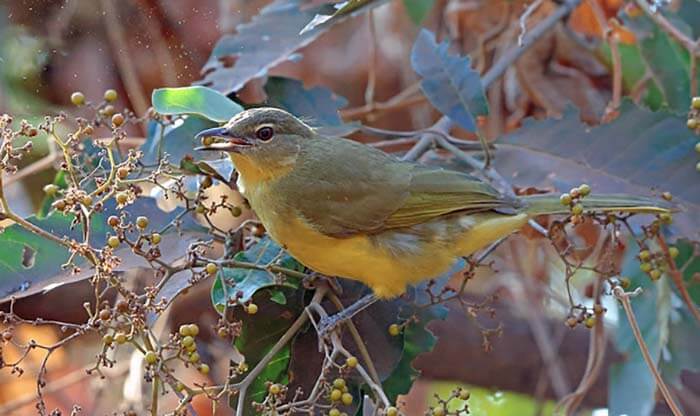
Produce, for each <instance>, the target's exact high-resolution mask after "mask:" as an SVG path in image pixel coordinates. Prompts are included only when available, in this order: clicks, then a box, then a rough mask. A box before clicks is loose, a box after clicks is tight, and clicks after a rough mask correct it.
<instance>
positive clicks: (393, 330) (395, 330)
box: [389, 324, 401, 337]
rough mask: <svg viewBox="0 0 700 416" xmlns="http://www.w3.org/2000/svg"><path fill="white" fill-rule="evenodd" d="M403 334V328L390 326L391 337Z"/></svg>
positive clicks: (394, 325)
mask: <svg viewBox="0 0 700 416" xmlns="http://www.w3.org/2000/svg"><path fill="white" fill-rule="evenodd" d="M399 333H401V328H400V327H399V326H398V325H397V324H391V325H389V335H391V336H392V337H395V336H397V335H399Z"/></svg>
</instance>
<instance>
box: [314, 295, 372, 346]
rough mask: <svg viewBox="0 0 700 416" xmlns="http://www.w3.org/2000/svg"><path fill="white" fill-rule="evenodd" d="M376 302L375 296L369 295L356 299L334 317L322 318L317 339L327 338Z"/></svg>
mask: <svg viewBox="0 0 700 416" xmlns="http://www.w3.org/2000/svg"><path fill="white" fill-rule="evenodd" d="M377 300H378V299H377V297H376V296H374V295H372V294H369V295H366V296H364V297H362V298H360V299H358V300H357V301H356V302H355V303H353V304H352V305H350V306H348V307H347V308H345V309H343V310H341V311H340V312H338V313H336V314H334V315H327V316H324V317H323V318H321V320H320V321H319V323H318V336H319V338H327V337H329V336H330V334H331V333H332V332H333V331H335V330H337V329H338V328H340V326H341V324H343V323H345V322H348V321H350V320H351V319H352V318H353V317H354V316H355V315H357V314H358V313H359V312H361V311H363V310H364V309H365V308H367V307H369V306H370V305H372V304H373V303H374V302H376V301H377Z"/></svg>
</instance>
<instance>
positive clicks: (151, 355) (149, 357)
mask: <svg viewBox="0 0 700 416" xmlns="http://www.w3.org/2000/svg"><path fill="white" fill-rule="evenodd" d="M144 359H145V360H146V363H148V364H155V363H156V362H157V361H158V356H157V355H156V353H155V352H153V351H148V352H147V353H146V355H145V356H144Z"/></svg>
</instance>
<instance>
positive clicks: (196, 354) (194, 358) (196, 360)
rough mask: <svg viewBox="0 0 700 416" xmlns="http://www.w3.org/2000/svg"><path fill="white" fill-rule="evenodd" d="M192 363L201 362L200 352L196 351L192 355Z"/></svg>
mask: <svg viewBox="0 0 700 416" xmlns="http://www.w3.org/2000/svg"><path fill="white" fill-rule="evenodd" d="M190 362H191V363H197V362H199V353H198V352H196V351H195V352H193V353H192V354H190Z"/></svg>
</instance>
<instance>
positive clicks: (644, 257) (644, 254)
mask: <svg viewBox="0 0 700 416" xmlns="http://www.w3.org/2000/svg"><path fill="white" fill-rule="evenodd" d="M650 258H651V253H649V250H642V251H640V252H639V260H641V261H648V260H649V259H650Z"/></svg>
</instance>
